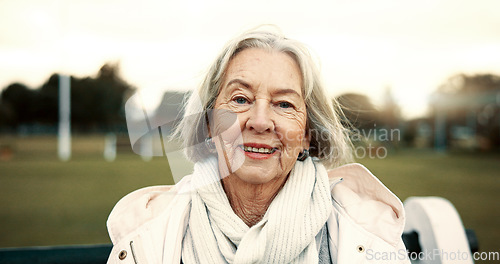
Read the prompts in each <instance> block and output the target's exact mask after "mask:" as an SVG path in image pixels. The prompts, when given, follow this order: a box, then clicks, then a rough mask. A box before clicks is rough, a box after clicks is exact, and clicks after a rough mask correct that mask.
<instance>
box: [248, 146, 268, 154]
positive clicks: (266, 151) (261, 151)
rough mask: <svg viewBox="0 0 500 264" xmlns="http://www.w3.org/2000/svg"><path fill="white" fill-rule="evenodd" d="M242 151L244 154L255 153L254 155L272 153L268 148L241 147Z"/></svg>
mask: <svg viewBox="0 0 500 264" xmlns="http://www.w3.org/2000/svg"><path fill="white" fill-rule="evenodd" d="M243 150H244V151H246V152H255V153H264V154H271V153H273V152H274V149H273V148H271V149H268V148H253V147H247V146H243Z"/></svg>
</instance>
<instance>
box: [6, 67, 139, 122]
mask: <svg viewBox="0 0 500 264" xmlns="http://www.w3.org/2000/svg"><path fill="white" fill-rule="evenodd" d="M133 90H134V88H133V87H132V86H131V85H129V84H128V83H127V82H126V81H124V80H123V79H122V78H121V77H120V75H119V65H118V64H105V65H103V66H102V67H101V69H100V70H99V72H98V73H97V76H96V77H94V78H92V77H85V78H76V77H71V122H72V128H73V129H76V130H79V131H95V130H97V131H105V130H113V129H116V128H121V129H125V127H126V124H125V114H124V104H125V101H126V100H127V99H128V97H129V96H130V95H131V93H132V91H133ZM58 96H59V75H58V74H52V75H51V76H50V78H49V79H48V80H47V81H46V82H45V83H44V84H43V85H42V86H41V87H40V89H37V90H31V89H29V88H28V87H26V86H25V85H22V84H18V83H15V84H11V85H9V86H8V87H7V88H5V89H4V90H3V91H2V93H1V100H0V120H2V121H0V127H4V130H5V127H8V128H12V127H14V128H15V127H18V126H19V125H37V124H41V125H53V126H55V125H56V124H57V122H58Z"/></svg>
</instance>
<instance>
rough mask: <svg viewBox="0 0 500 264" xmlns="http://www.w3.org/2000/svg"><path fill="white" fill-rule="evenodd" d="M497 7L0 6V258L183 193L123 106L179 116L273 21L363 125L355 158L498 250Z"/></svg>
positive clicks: (101, 237) (68, 239)
mask: <svg viewBox="0 0 500 264" xmlns="http://www.w3.org/2000/svg"><path fill="white" fill-rule="evenodd" d="M499 9H500V2H498V1H495V0H491V1H488V0H481V1H472V0H470V1H460V2H457V1H452V0H443V1H425V0H424V1H395V0H377V1H364V0H358V1H344V0H336V1H307V2H306V1H263V0H262V1H260V0H258V1H252V2H245V3H237V2H234V1H218V0H217V1H197V0H191V1H157V0H145V1H141V2H140V3H139V2H138V1H115V0H100V1H95V0H91V1H89V0H86V1H80V0H75V1H62V0H61V1H51V0H36V1H35V0H31V1H30V0H25V1H8V0H0V94H1V97H0V208H1V210H0V247H24V246H41V245H63V244H96V243H110V241H109V238H108V236H107V231H106V226H105V221H106V218H107V216H108V214H109V212H110V211H111V209H112V207H113V205H114V204H115V203H116V202H117V201H118V200H119V199H120V198H121V197H122V196H124V195H125V194H127V193H129V192H131V191H133V190H135V189H138V188H140V187H144V186H149V185H156V184H172V183H174V179H173V177H172V173H171V169H170V166H169V160H168V158H170V159H171V160H170V164H174V163H175V164H177V165H178V166H181V167H182V166H185V167H186V168H189V166H190V165H189V164H187V163H186V162H185V161H183V160H182V158H180V157H178V156H169V157H168V158H167V157H165V156H164V157H151V156H148V155H142V156H141V155H137V154H136V153H134V152H133V151H132V149H131V144H130V138H129V133H128V132H129V131H128V130H127V123H126V115H125V103H126V102H127V100H128V99H129V98H131V97H132V96H134V95H139V97H137V98H140V102H135V104H136V105H138V106H140V108H143V109H144V111H145V112H147V113H149V114H150V116H149V118H153V119H154V118H155V115H158V114H163V115H165V113H168V115H171V116H172V118H175V117H176V116H177V115H178V114H179V113H182V108H181V107H180V106H181V102H182V100H183V98H184V96H185V94H186V93H188V92H189V91H190V90H192V89H194V88H195V87H197V85H198V84H199V83H200V82H201V79H202V78H203V76H204V73H205V72H206V70H207V68H208V66H209V64H210V63H211V61H212V60H213V59H214V58H215V56H216V55H217V54H218V52H219V51H220V50H221V48H222V47H223V45H224V44H225V43H226V41H228V40H229V39H230V38H232V37H234V36H235V35H237V34H239V33H241V32H243V31H245V30H248V29H251V28H253V27H255V26H257V25H260V24H274V25H277V26H278V27H279V28H280V29H281V30H282V31H283V32H284V33H285V35H287V36H288V37H290V38H294V39H297V40H300V41H302V42H304V43H306V44H307V45H308V46H309V47H310V48H311V49H312V51H313V55H314V57H315V58H316V59H317V60H318V63H319V65H320V69H321V72H322V76H323V80H324V83H325V85H326V87H327V89H328V92H329V95H330V96H331V98H332V99H333V98H336V99H337V100H338V101H339V102H340V103H341V105H342V108H343V110H344V113H345V121H346V122H345V123H346V124H347V123H348V122H347V121H349V122H350V123H352V124H353V125H354V128H351V130H352V131H353V134H352V135H351V138H352V140H353V142H354V144H355V154H356V158H357V161H358V162H360V163H363V164H365V165H366V166H367V167H368V168H369V169H371V170H372V171H373V173H374V174H375V175H377V176H378V177H379V178H380V179H381V180H382V181H383V182H384V183H385V184H386V185H387V186H388V187H389V188H390V189H391V190H392V191H393V192H395V193H396V194H397V195H398V196H399V197H400V198H401V200H404V199H406V198H407V197H409V196H441V197H444V198H446V199H448V200H450V201H451V202H452V203H453V204H454V205H455V207H456V208H457V210H458V212H459V214H460V215H461V217H462V220H463V223H464V225H465V226H466V227H467V228H471V229H474V230H475V231H476V233H477V235H478V239H479V244H480V251H498V250H499V242H498V241H499V240H500V227H499V219H500V205H499V202H498V199H499V198H500V195H499V194H498V193H499V192H498V190H499V188H500V175H499V174H500V173H499V172H500V32H499V29H500V16H499V15H498V10H499ZM64 89H66V90H64ZM64 93H67V95H64ZM61 120H62V122H61ZM64 120H68V122H64ZM146 151H147V150H146ZM176 158H178V160H175V159H176ZM179 164H180V165H179ZM187 170H189V169H187Z"/></svg>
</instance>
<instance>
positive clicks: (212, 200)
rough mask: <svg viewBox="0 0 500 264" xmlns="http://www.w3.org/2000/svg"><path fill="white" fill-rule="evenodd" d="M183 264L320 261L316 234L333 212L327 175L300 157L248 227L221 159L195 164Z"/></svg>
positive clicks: (319, 166)
mask: <svg viewBox="0 0 500 264" xmlns="http://www.w3.org/2000/svg"><path fill="white" fill-rule="evenodd" d="M191 182H192V184H193V187H194V188H195V189H196V191H194V192H193V193H192V204H191V211H190V216H189V223H188V228H187V231H186V234H185V236H184V240H183V243H182V262H183V263H186V264H191V263H237V264H240V263H318V254H319V253H318V247H317V245H316V240H315V236H316V235H317V234H318V232H319V231H320V230H321V228H322V227H323V226H324V225H325V223H326V221H327V219H328V217H329V215H330V213H331V210H332V202H331V196H330V195H331V194H330V187H329V183H328V174H327V172H326V169H325V167H324V166H323V165H322V164H321V163H315V162H313V161H312V159H311V158H308V159H306V160H305V161H303V162H300V161H297V162H296V164H295V166H294V168H293V169H292V171H291V172H290V176H289V178H288V180H287V182H286V183H285V185H284V186H283V188H282V189H281V190H280V191H279V193H278V194H277V195H276V197H275V198H274V200H273V201H272V202H271V204H270V205H269V208H268V209H267V212H266V214H265V215H264V217H263V219H262V220H261V221H260V222H259V223H257V224H255V225H254V226H252V227H248V226H247V225H246V224H245V223H244V222H243V220H241V219H240V218H239V217H238V216H237V215H236V214H235V213H234V212H233V210H232V208H231V206H230V204H229V200H228V199H227V196H226V194H225V192H224V190H223V188H222V184H221V182H220V178H219V173H218V165H217V159H216V158H210V159H207V160H205V161H203V162H198V163H197V164H195V167H194V173H193V176H192V179H191Z"/></svg>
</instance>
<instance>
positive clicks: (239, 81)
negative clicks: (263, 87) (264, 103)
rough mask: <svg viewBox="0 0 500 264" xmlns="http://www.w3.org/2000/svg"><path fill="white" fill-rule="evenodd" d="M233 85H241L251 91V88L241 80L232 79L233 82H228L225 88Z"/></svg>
mask: <svg viewBox="0 0 500 264" xmlns="http://www.w3.org/2000/svg"><path fill="white" fill-rule="evenodd" d="M233 84H241V85H243V86H245V88H247V89H250V90H253V88H252V86H251V85H250V84H249V83H247V82H245V81H243V80H241V79H233V80H231V81H229V82H228V83H227V85H226V86H227V87H229V86H231V85H233Z"/></svg>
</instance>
